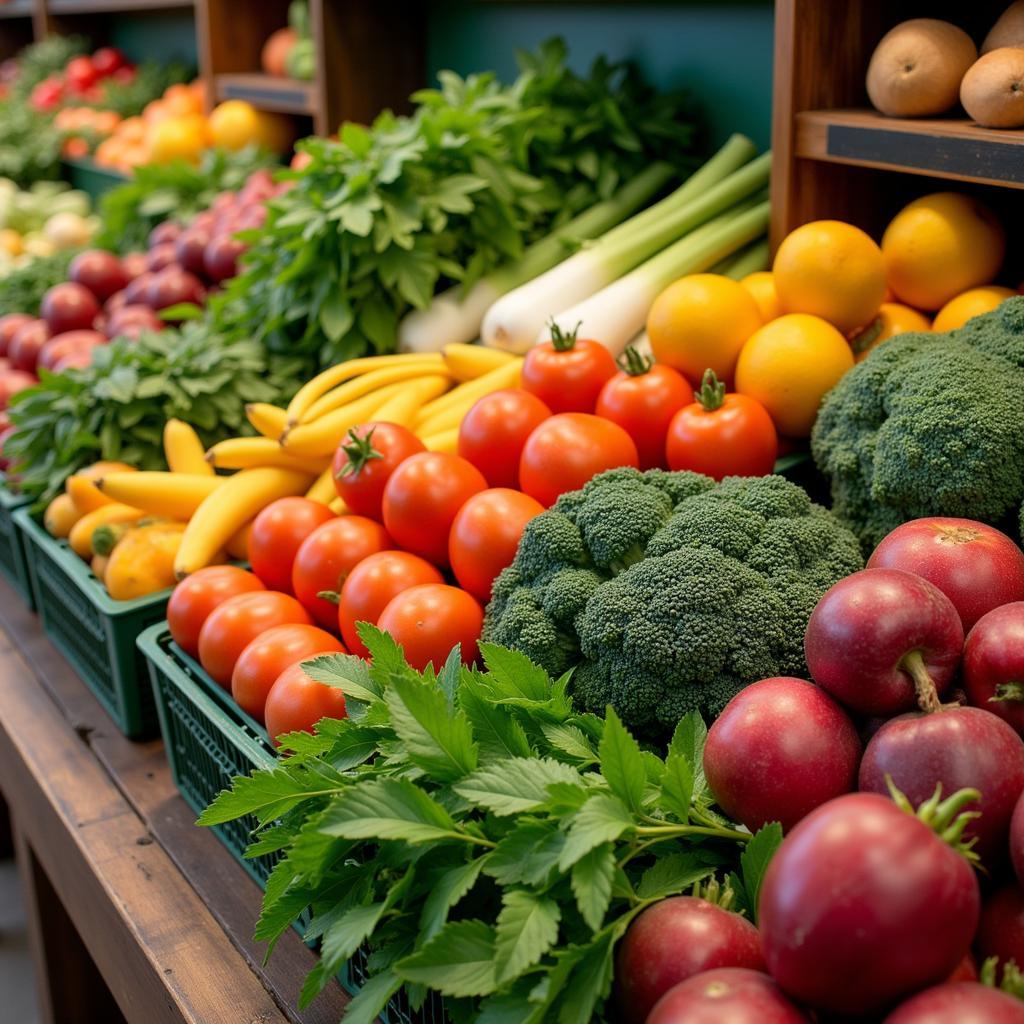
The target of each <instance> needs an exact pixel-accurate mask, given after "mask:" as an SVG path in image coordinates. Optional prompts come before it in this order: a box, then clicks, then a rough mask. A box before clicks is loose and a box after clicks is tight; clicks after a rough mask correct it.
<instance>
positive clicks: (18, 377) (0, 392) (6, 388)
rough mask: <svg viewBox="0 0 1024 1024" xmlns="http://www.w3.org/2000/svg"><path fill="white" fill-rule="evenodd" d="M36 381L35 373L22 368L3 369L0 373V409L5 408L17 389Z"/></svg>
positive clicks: (19, 389) (36, 382) (22, 388)
mask: <svg viewBox="0 0 1024 1024" xmlns="http://www.w3.org/2000/svg"><path fill="white" fill-rule="evenodd" d="M38 383H39V381H38V380H37V379H36V376H35V374H32V373H26V372H25V371H24V370H4V371H3V372H2V373H0V409H6V408H7V406H8V404H9V403H10V401H11V398H12V397H13V396H14V395H16V394H17V393H18V392H19V391H24V390H25V388H30V387H32V385H33V384H38Z"/></svg>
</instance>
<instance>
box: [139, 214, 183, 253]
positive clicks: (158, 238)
mask: <svg viewBox="0 0 1024 1024" xmlns="http://www.w3.org/2000/svg"><path fill="white" fill-rule="evenodd" d="M182 230H183V229H182V226H181V225H180V224H178V223H177V222H176V221H173V220H165V221H163V222H162V223H160V224H157V226H156V227H155V228H153V230H152V231H150V233H149V238H147V239H146V244H147V246H148V247H149V248H150V249H151V250H152V249H155V248H156V247H157V246H158V245H164V244H166V243H167V242H176V241H177V240H178V235H180V234H181V232H182Z"/></svg>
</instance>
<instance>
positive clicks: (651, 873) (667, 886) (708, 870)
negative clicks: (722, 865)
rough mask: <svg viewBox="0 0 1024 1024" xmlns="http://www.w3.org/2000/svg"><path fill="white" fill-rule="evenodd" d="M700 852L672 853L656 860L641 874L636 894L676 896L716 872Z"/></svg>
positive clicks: (656, 897) (655, 897)
mask: <svg viewBox="0 0 1024 1024" xmlns="http://www.w3.org/2000/svg"><path fill="white" fill-rule="evenodd" d="M714 870H715V869H714V866H713V865H711V864H708V863H707V861H706V860H704V859H703V858H702V857H701V855H700V853H699V852H694V853H670V854H669V855H668V856H667V857H662V858H660V859H659V860H657V861H655V862H654V864H652V865H651V866H650V867H649V868H648V869H647V870H646V871H645V872H644V873H643V874H642V875H641V876H640V881H639V883H638V884H637V887H636V894H637V896H639V897H640V899H642V900H660V899H664V898H665V897H666V896H675V895H677V894H678V893H681V892H683V891H684V890H685V889H688V888H690V886H692V885H693V884H694V882H700V881H702V880H703V879H705V878H707V877H708V876H709V875H711V874H713V873H714Z"/></svg>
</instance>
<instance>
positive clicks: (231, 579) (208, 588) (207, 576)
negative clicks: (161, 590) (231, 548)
mask: <svg viewBox="0 0 1024 1024" xmlns="http://www.w3.org/2000/svg"><path fill="white" fill-rule="evenodd" d="M256 590H263V584H262V583H260V581H259V580H258V579H257V578H256V577H255V576H254V575H253V574H252V573H251V572H246V571H245V569H241V568H239V567H238V566H237V565H209V566H207V567H206V568H205V569H199V570H198V571H196V572H194V573H192V574H191V575H190V576H186V577H185V579H183V580H182V581H181V582H180V583H179V584H178V585H177V586H176V587H175V588H174V590H173V591H172V592H171V599H170V600H169V601H168V602H167V626H168V628H169V629H170V631H171V636H172V637H173V638H174V642H175V643H176V644H177V645H178V646H179V647H181V648H182V649H183V650H185V651H187V652H188V653H189V654H191V655H192V657H193V658H195V657H198V655H199V631H200V630H201V629H202V628H203V623H205V622H206V620H207V619H208V618H209V617H210V614H211V613H212V612H213V610H214V609H215V608H218V607H219V606H220V605H222V604H223V603H224V602H225V601H227V600H228V599H229V598H232V597H235V596H236V595H238V594H246V593H251V592H253V591H256Z"/></svg>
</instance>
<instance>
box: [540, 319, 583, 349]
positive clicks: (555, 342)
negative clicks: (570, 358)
mask: <svg viewBox="0 0 1024 1024" xmlns="http://www.w3.org/2000/svg"><path fill="white" fill-rule="evenodd" d="M582 326H583V321H582V320H580V321H579V322H578V323H577V324H576V326H575V327H574V328H573V329H572V330H571V331H566V330H563V329H562V328H561V327H559V326H558V324H557V323H555V321H554V320H549V321H548V329H549V330H550V331H551V347H552V348H553V349H554V350H555V351H556V352H571V351H572V350H573V349H574V348H575V347H576V335H577V334H579V330H580V328H581V327H582Z"/></svg>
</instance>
